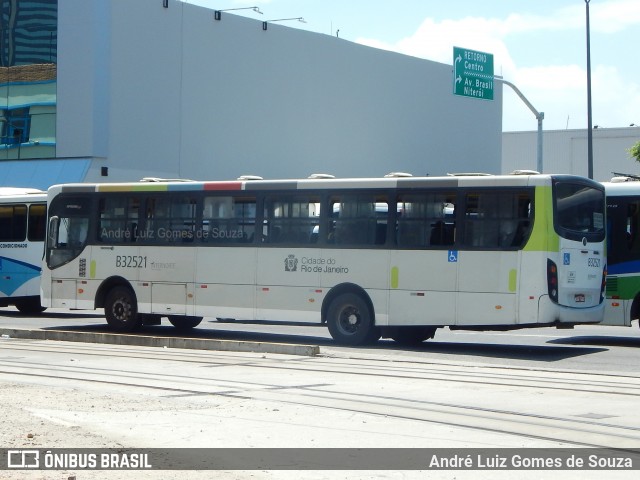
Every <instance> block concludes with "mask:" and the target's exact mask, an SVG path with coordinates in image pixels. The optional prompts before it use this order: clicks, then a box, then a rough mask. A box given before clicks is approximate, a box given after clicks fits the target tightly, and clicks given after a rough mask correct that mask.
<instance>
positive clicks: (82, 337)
mask: <svg viewBox="0 0 640 480" xmlns="http://www.w3.org/2000/svg"><path fill="white" fill-rule="evenodd" d="M0 335H3V336H8V337H9V338H20V339H31V340H55V341H63V342H86V343H104V344H109V345H134V346H139V347H167V348H184V349H189V350H221V351H227V352H228V351H231V352H254V353H277V354H282V355H301V356H307V357H313V356H316V355H319V354H320V347H319V346H318V345H290V344H286V343H262V342H246V341H240V340H210V339H203V338H182V337H153V336H146V335H122V334H117V333H91V332H72V331H68V330H27V329H21V328H0ZM5 338H6V337H5Z"/></svg>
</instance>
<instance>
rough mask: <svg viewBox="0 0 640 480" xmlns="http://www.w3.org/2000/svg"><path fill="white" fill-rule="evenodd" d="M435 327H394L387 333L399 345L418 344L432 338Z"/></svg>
mask: <svg viewBox="0 0 640 480" xmlns="http://www.w3.org/2000/svg"><path fill="white" fill-rule="evenodd" d="M435 334H436V327H395V328H394V329H393V331H392V332H391V335H389V336H390V337H391V338H392V339H393V340H394V341H395V342H396V343H399V344H400V345H407V346H413V345H420V344H421V343H422V342H424V341H425V340H429V339H430V338H433V336H434V335H435Z"/></svg>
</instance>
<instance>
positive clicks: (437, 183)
mask: <svg viewBox="0 0 640 480" xmlns="http://www.w3.org/2000/svg"><path fill="white" fill-rule="evenodd" d="M551 178H563V179H575V180H579V181H582V182H586V183H593V184H594V185H597V183H596V182H593V181H592V180H588V179H586V178H584V177H578V176H572V175H540V174H538V175H486V176H485V175H482V176H477V175H470V176H464V175H461V176H443V177H402V176H398V177H383V178H305V179H281V180H257V179H256V180H253V179H251V180H244V179H242V180H226V181H204V182H201V181H166V182H164V181H154V182H127V183H75V184H74V183H70V184H62V185H54V186H52V187H51V188H50V191H54V192H65V193H67V192H76V193H82V192H154V191H156V192H158V191H169V192H180V191H211V192H213V191H239V190H245V191H256V190H292V191H293V190H320V189H322V190H324V189H336V190H341V189H349V190H353V189H363V190H364V189H377V188H382V189H384V188H407V189H411V188H424V187H431V188H456V187H491V186H503V187H508V186H533V185H544V184H548V183H549V181H550V179H551Z"/></svg>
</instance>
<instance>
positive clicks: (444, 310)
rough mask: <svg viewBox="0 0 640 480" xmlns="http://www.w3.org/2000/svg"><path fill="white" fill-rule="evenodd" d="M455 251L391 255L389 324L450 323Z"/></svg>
mask: <svg viewBox="0 0 640 480" xmlns="http://www.w3.org/2000/svg"><path fill="white" fill-rule="evenodd" d="M458 255H459V252H458V251H456V250H448V249H443V250H396V251H394V252H392V254H391V262H390V280H391V281H390V287H391V288H390V290H389V292H390V293H389V325H436V326H439V325H453V324H454V323H455V319H456V311H457V293H456V283H457V277H458V263H457V259H458Z"/></svg>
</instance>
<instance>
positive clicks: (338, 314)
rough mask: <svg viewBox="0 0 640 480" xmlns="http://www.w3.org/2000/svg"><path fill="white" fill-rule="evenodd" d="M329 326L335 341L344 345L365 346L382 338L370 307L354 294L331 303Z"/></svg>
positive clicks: (343, 295)
mask: <svg viewBox="0 0 640 480" xmlns="http://www.w3.org/2000/svg"><path fill="white" fill-rule="evenodd" d="M327 326H328V327H329V333H330V334H331V336H332V337H333V339H334V340H335V341H336V342H338V343H340V344H342V345H354V346H356V345H365V344H368V343H373V342H375V341H376V340H378V339H379V338H380V330H379V329H378V328H376V326H375V324H374V321H373V314H372V312H371V309H370V308H369V305H367V302H365V301H364V300H363V299H362V297H361V296H359V295H356V294H354V293H343V294H342V295H339V296H337V297H336V298H335V299H334V300H333V301H332V302H331V304H330V305H329V309H328V310H327Z"/></svg>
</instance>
